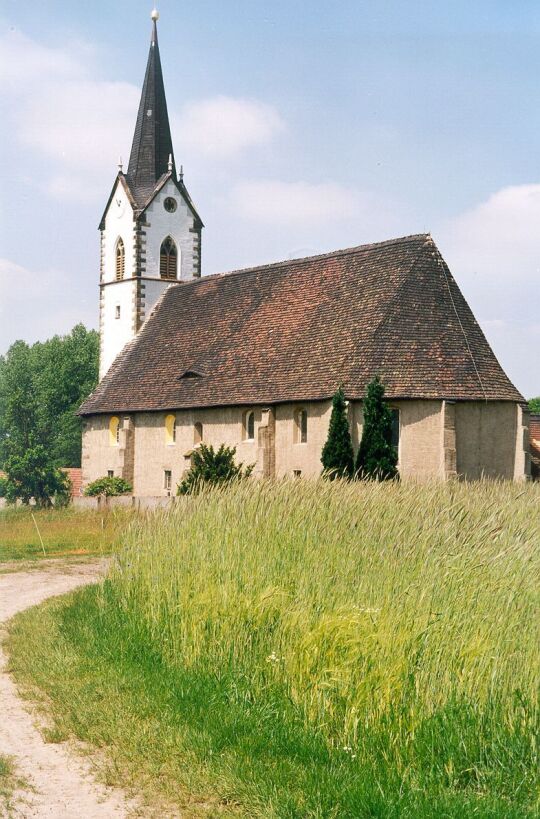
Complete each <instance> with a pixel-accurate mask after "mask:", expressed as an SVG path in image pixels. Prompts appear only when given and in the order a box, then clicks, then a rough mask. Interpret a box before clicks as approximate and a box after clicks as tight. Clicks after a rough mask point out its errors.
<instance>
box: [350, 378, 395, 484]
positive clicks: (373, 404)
mask: <svg viewBox="0 0 540 819" xmlns="http://www.w3.org/2000/svg"><path fill="white" fill-rule="evenodd" d="M397 460H398V453H397V449H396V448H395V446H394V445H393V444H392V413H391V412H390V408H389V406H388V404H387V403H386V402H385V400H384V385H383V384H382V382H381V380H380V378H379V377H378V376H377V377H375V378H374V379H373V380H372V381H370V383H369V384H368V386H367V390H366V397H365V399H364V428H363V432H362V441H361V442H360V447H359V449H358V455H357V458H356V472H357V475H358V477H359V478H363V479H369V478H371V479H375V480H379V481H383V480H389V479H392V478H395V477H397Z"/></svg>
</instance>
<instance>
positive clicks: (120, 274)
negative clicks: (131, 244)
mask: <svg viewBox="0 0 540 819" xmlns="http://www.w3.org/2000/svg"><path fill="white" fill-rule="evenodd" d="M125 268H126V251H125V249H124V243H123V241H122V239H121V238H119V239H118V241H117V243H116V281H117V282H119V281H121V279H123V278H124V271H125ZM117 318H118V316H117Z"/></svg>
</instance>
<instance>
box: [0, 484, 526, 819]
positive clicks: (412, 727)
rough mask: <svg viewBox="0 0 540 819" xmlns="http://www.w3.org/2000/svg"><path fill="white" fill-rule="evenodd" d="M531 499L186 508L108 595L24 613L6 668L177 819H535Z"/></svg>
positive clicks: (131, 550)
mask: <svg viewBox="0 0 540 819" xmlns="http://www.w3.org/2000/svg"><path fill="white" fill-rule="evenodd" d="M539 490H540V487H538V486H531V485H528V486H516V485H511V484H493V483H491V484H490V483H478V484H474V485H469V486H467V485H464V484H451V485H437V486H425V487H419V486H415V485H405V484H404V485H377V484H373V485H361V484H360V485H359V484H349V485H346V484H338V483H335V484H326V483H320V482H319V483H309V482H290V483H282V484H277V485H276V484H275V485H271V484H264V483H262V484H260V485H255V484H253V483H249V484H248V483H246V484H243V485H238V486H237V487H235V488H234V489H232V490H229V491H223V492H214V493H212V494H209V495H201V496H199V497H196V498H189V497H188V498H184V499H181V501H180V503H179V504H178V505H177V507H176V509H175V510H174V511H173V512H167V513H163V512H162V513H158V514H156V515H154V516H153V517H152V518H146V519H135V520H134V521H133V522H132V525H131V527H130V530H129V534H128V535H127V537H126V543H125V546H124V547H123V549H122V550H121V552H120V555H119V560H118V562H115V566H114V567H113V569H112V570H111V574H110V576H109V578H108V580H107V581H106V582H105V584H104V585H102V586H100V587H94V588H88V589H85V590H83V591H80V592H78V593H76V594H75V595H72V596H70V597H69V598H65V599H63V600H60V601H54V602H52V603H49V604H46V605H45V606H42V607H39V608H38V609H34V610H32V611H29V612H26V613H24V614H22V615H19V616H18V617H17V618H16V620H15V621H14V624H13V626H12V628H11V633H10V637H9V650H10V652H11V662H12V667H13V669H14V671H15V674H16V676H17V678H18V679H19V681H21V682H23V683H26V684H28V685H29V686H34V695H35V696H41V697H42V704H43V707H44V708H46V710H47V711H48V712H49V713H50V714H52V719H53V726H54V727H53V733H54V736H55V737H56V738H57V739H61V738H64V737H67V736H69V735H75V736H77V737H79V738H80V739H82V740H84V741H86V742H89V743H90V744H93V745H95V746H97V747H99V748H100V749H101V750H102V751H103V754H101V755H100V758H101V759H102V763H101V764H102V766H103V768H102V774H103V775H104V776H105V778H106V779H107V780H108V781H111V782H117V783H124V784H131V785H135V787H137V788H138V789H142V790H143V791H144V792H145V793H146V794H147V796H148V798H149V799H151V800H153V801H155V800H157V799H159V798H163V799H165V800H169V801H171V802H173V803H174V804H176V805H179V806H181V808H182V810H183V813H182V815H183V816H218V815H219V816H237V815H241V816H250V817H256V816H259V817H265V818H266V817H298V818H299V819H300V817H318V818H320V819H323V818H324V819H326V817H336V818H337V817H339V818H340V819H341V817H345V818H347V817H350V819H353V817H354V819H357V818H358V817H396V819H397V817H400V819H401V817H459V818H460V819H463V817H469V816H474V817H505V819H506V818H507V817H516V819H517V817H520V819H521V817H533V816H538V815H539V808H540V801H539V791H538V784H539V783H538V770H539V765H538V763H539V759H538V739H539V734H538V681H539V678H540V641H539V636H540V634H539V606H538V604H539V590H540V550H539V546H540V514H539V509H540V491H539ZM36 692H38V693H36Z"/></svg>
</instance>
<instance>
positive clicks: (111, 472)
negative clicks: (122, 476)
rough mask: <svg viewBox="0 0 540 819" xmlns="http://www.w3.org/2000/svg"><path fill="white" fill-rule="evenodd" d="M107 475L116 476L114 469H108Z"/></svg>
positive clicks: (109, 476)
mask: <svg viewBox="0 0 540 819" xmlns="http://www.w3.org/2000/svg"><path fill="white" fill-rule="evenodd" d="M107 477H108V478H114V469H108V470H107Z"/></svg>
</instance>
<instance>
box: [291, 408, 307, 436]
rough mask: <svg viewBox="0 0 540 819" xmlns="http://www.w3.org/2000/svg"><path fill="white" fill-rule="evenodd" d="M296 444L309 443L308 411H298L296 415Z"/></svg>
mask: <svg viewBox="0 0 540 819" xmlns="http://www.w3.org/2000/svg"><path fill="white" fill-rule="evenodd" d="M294 442H295V444H305V443H307V410H305V409H297V410H296V411H295V413H294Z"/></svg>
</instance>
